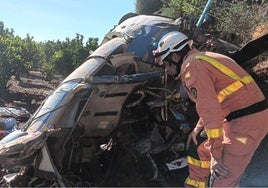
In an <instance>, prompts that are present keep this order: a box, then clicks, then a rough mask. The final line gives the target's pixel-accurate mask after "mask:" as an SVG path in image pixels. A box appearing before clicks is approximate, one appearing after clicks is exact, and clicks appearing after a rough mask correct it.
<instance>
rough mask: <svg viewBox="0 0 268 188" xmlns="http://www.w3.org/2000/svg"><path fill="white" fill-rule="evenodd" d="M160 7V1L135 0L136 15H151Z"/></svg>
mask: <svg viewBox="0 0 268 188" xmlns="http://www.w3.org/2000/svg"><path fill="white" fill-rule="evenodd" d="M161 6H162V1H161V0H136V13H138V14H148V15H150V14H153V13H154V12H156V11H158V10H159V9H160V8H161Z"/></svg>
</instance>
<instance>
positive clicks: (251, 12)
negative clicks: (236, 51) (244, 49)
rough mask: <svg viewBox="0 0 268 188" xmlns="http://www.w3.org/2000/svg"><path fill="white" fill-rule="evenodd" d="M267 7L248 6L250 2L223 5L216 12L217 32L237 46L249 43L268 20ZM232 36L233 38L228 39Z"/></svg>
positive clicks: (225, 3)
mask: <svg viewBox="0 0 268 188" xmlns="http://www.w3.org/2000/svg"><path fill="white" fill-rule="evenodd" d="M267 6H268V3H266V4H262V5H259V4H252V2H250V4H248V1H232V2H224V3H221V5H220V6H218V8H216V10H217V11H215V15H216V17H217V18H218V20H217V25H216V26H217V30H218V31H219V32H221V33H224V34H225V36H227V37H226V38H224V39H225V40H227V41H230V42H233V43H236V44H242V43H243V42H247V41H249V39H251V37H252V34H251V33H252V32H253V30H254V29H255V28H256V27H257V26H258V25H260V24H262V23H264V22H265V21H266V20H267V17H268V11H267ZM266 26H267V25H266ZM230 34H231V36H233V37H232V38H228V36H230Z"/></svg>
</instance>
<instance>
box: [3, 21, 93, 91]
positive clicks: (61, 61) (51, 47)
mask: <svg viewBox="0 0 268 188" xmlns="http://www.w3.org/2000/svg"><path fill="white" fill-rule="evenodd" d="M83 40H84V37H83V36H82V35H80V34H76V37H75V38H74V39H69V38H66V40H65V41H56V42H54V41H47V42H39V43H37V42H35V41H34V38H33V37H32V36H30V35H29V34H28V35H27V36H26V37H25V38H24V39H22V38H20V37H18V36H16V37H15V36H14V31H13V29H11V30H10V29H8V28H5V26H4V23H3V22H0V92H1V95H6V94H7V92H8V81H9V80H10V78H11V76H12V75H15V78H16V79H17V80H20V75H21V73H26V74H27V73H28V71H29V70H32V69H41V70H42V72H43V74H44V75H45V77H46V79H47V80H52V79H53V78H54V76H55V74H56V73H59V74H62V75H63V76H66V75H68V74H69V73H71V72H72V71H73V70H74V69H75V68H77V67H78V66H79V65H80V64H82V63H83V62H84V61H85V59H86V58H87V56H88V55H89V52H90V51H94V50H95V49H97V47H98V38H89V39H88V40H87V41H86V43H85V45H84V41H83Z"/></svg>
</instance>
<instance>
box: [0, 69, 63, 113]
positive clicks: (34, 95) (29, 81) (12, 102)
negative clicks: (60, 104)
mask: <svg viewBox="0 0 268 188" xmlns="http://www.w3.org/2000/svg"><path fill="white" fill-rule="evenodd" d="M62 80H63V78H62V77H61V76H56V77H55V79H54V80H52V81H50V82H49V81H46V80H45V79H44V76H43V75H42V73H41V72H40V71H30V72H29V74H27V75H26V74H25V75H22V77H21V80H20V81H17V80H15V78H14V77H12V79H11V80H10V81H9V82H8V84H10V87H9V94H8V96H7V97H6V98H3V97H2V96H0V106H8V107H14V106H20V107H23V108H25V109H26V110H28V111H29V112H30V113H33V112H34V111H35V110H36V109H37V108H38V106H39V105H40V104H41V103H42V101H43V100H44V99H45V98H46V97H47V96H49V95H50V94H51V93H52V92H53V91H54V90H55V89H56V87H57V86H58V85H59V84H60V83H61V81H62Z"/></svg>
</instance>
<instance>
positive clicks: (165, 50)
mask: <svg viewBox="0 0 268 188" xmlns="http://www.w3.org/2000/svg"><path fill="white" fill-rule="evenodd" d="M190 42H191V41H190V40H189V39H188V37H187V36H186V35H184V34H183V33H181V32H179V31H172V32H169V33H167V34H165V35H164V36H163V37H162V38H161V39H160V41H159V42H158V46H157V49H156V50H154V51H153V55H154V58H155V63H158V64H159V65H162V64H163V60H164V59H165V58H166V57H167V56H168V55H169V54H170V53H172V52H177V51H180V50H182V49H183V47H184V46H186V45H187V44H189V43H190Z"/></svg>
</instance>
